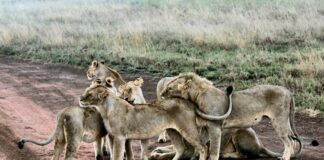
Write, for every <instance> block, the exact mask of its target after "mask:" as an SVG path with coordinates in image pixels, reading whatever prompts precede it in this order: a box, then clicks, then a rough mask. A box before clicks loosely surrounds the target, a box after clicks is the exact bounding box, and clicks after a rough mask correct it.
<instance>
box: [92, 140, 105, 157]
mask: <svg viewBox="0 0 324 160" xmlns="http://www.w3.org/2000/svg"><path fill="white" fill-rule="evenodd" d="M93 146H94V148H95V155H96V157H95V159H96V160H103V152H102V150H103V147H102V142H101V138H98V139H97V140H96V141H95V142H94V143H93Z"/></svg>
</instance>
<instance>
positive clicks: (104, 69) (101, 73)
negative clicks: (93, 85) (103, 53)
mask: <svg viewBox="0 0 324 160" xmlns="http://www.w3.org/2000/svg"><path fill="white" fill-rule="evenodd" d="M87 77H88V80H96V79H102V80H104V79H105V78H106V77H112V78H113V79H114V80H115V86H116V88H118V87H119V86H120V85H122V84H125V83H126V82H125V81H124V79H123V78H122V76H121V75H120V74H119V73H118V72H117V71H115V70H113V69H112V68H110V67H108V66H106V65H105V64H104V62H100V63H98V61H96V60H93V61H92V62H91V65H90V66H89V68H88V70H87Z"/></svg>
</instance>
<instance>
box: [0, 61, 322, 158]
mask: <svg viewBox="0 0 324 160" xmlns="http://www.w3.org/2000/svg"><path fill="white" fill-rule="evenodd" d="M112 67H113V66H112ZM0 75H1V77H0V159H1V160H7V159H8V160H16V159H17V160H18V159H24V160H26V159H33V160H35V159H50V157H51V156H52V154H53V144H50V145H48V146H44V147H40V146H35V145H32V144H27V145H26V146H25V148H24V149H23V150H20V149H18V148H17V146H16V142H17V141H18V140H19V138H20V137H28V138H33V139H40V140H43V139H46V138H48V136H49V135H50V133H51V132H52V131H53V129H54V125H55V117H56V114H57V113H58V112H59V111H60V110H61V109H62V108H64V107H68V106H72V105H77V104H78V103H77V100H78V97H79V95H80V94H81V93H82V92H83V90H84V89H85V88H86V87H87V86H88V85H89V82H88V81H87V79H86V76H85V70H84V69H78V68H73V67H69V66H62V65H50V64H41V63H32V62H30V61H23V60H17V59H13V58H11V57H6V56H2V55H0ZM122 75H123V77H124V79H125V80H133V79H135V78H136V77H139V76H142V77H143V78H144V81H145V82H144V83H145V85H144V86H143V92H144V96H145V97H146V99H148V100H150V99H154V98H155V88H156V83H157V81H158V80H159V77H154V76H150V75H140V74H131V75H130V74H122ZM296 126H297V131H298V132H299V134H300V135H301V136H302V137H304V139H305V140H311V139H316V140H318V141H319V143H320V146H317V147H313V146H310V145H305V147H304V150H303V153H302V156H301V158H300V159H307V160H308V159H309V160H323V159H324V127H323V126H324V118H310V117H307V116H305V115H301V114H297V115H296ZM255 129H256V130H257V133H258V134H259V135H260V137H261V140H262V142H263V143H264V144H265V145H266V146H267V147H269V148H271V149H272V150H275V151H282V148H283V147H282V144H281V142H280V141H279V139H278V138H277V135H275V133H274V132H273V129H272V127H271V124H270V123H269V122H267V121H263V122H262V124H261V125H259V126H257V127H256V128H255ZM153 143H154V140H151V144H152V145H154V146H155V145H157V144H153ZM134 148H135V151H136V157H138V156H139V145H138V143H135V144H134ZM151 148H153V147H151ZM76 158H77V159H94V152H93V147H92V144H86V143H82V145H81V147H80V148H79V151H78V154H77V156H76Z"/></svg>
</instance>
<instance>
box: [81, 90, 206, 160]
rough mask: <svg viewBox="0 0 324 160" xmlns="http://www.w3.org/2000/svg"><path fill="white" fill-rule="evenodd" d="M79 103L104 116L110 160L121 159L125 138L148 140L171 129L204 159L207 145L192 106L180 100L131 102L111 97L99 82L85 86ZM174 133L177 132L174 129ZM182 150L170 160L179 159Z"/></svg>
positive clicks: (171, 132) (171, 131)
mask: <svg viewBox="0 0 324 160" xmlns="http://www.w3.org/2000/svg"><path fill="white" fill-rule="evenodd" d="M80 104H82V105H83V106H89V105H95V106H96V107H97V109H98V110H99V112H100V114H101V115H102V117H103V119H104V123H105V126H106V128H107V129H108V131H109V134H111V135H112V136H113V137H114V143H113V145H114V146H113V156H112V157H113V160H121V159H122V157H123V153H124V147H125V144H124V143H125V140H126V139H148V138H152V137H154V136H156V135H157V134H159V133H161V132H162V131H163V130H165V129H168V131H169V130H170V134H171V135H173V134H175V133H173V132H174V130H176V131H178V132H179V133H180V134H181V136H183V137H184V138H185V139H186V140H187V141H188V142H190V144H192V145H193V146H195V148H196V150H197V151H199V153H200V159H206V152H207V151H206V147H205V146H204V144H203V143H202V142H201V141H200V138H199V132H198V128H197V126H196V114H195V111H194V108H190V107H189V106H193V104H191V105H190V102H188V101H185V100H182V99H168V100H164V101H161V102H157V103H155V104H143V105H135V106H133V105H130V104H129V103H128V102H126V101H125V100H123V99H121V98H119V97H116V96H114V95H113V94H112V93H111V92H110V91H109V90H107V89H106V88H105V87H104V86H102V85H97V86H93V87H89V88H87V89H86V90H85V91H84V93H83V94H82V97H81V98H80ZM176 133H177V132H176ZM182 152H183V151H177V153H178V154H176V156H175V157H174V158H173V159H179V158H180V156H181V154H182Z"/></svg>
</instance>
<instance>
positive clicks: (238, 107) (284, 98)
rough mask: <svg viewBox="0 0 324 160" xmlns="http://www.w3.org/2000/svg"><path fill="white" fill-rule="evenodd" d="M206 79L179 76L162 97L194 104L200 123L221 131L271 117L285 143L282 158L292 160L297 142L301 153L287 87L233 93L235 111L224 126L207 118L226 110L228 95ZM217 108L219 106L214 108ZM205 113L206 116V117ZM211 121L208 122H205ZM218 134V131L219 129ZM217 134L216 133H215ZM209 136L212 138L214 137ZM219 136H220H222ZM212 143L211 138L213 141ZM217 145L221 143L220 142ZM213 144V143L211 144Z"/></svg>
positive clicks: (248, 125)
mask: <svg viewBox="0 0 324 160" xmlns="http://www.w3.org/2000/svg"><path fill="white" fill-rule="evenodd" d="M209 84H210V82H208V80H207V79H205V78H201V77H200V76H198V75H196V74H194V73H185V74H180V75H179V76H178V77H177V78H176V79H174V80H173V81H171V82H169V84H168V85H167V87H166V89H165V90H164V91H162V95H163V96H166V97H182V98H184V99H188V100H191V101H193V102H195V103H196V104H197V105H198V107H199V110H201V114H202V115H200V116H202V117H203V119H200V120H199V123H200V124H201V125H206V126H212V125H214V126H215V125H217V127H216V128H218V126H219V125H222V128H235V127H239V128H243V127H246V128H248V127H251V126H254V125H256V124H258V123H259V122H260V121H261V119H262V117H264V116H266V117H269V118H270V120H271V122H272V125H273V127H274V129H275V131H276V132H277V134H278V135H279V137H280V138H281V140H282V142H283V143H284V147H285V149H284V152H283V156H282V159H284V160H289V159H290V157H291V156H292V154H293V153H294V144H295V143H294V142H295V141H294V139H295V140H297V142H298V143H299V146H300V147H299V150H298V151H297V153H296V154H294V156H295V155H298V154H300V151H301V148H302V145H301V143H300V141H299V139H298V135H297V133H296V131H295V129H294V124H293V118H294V107H295V106H294V100H293V97H292V96H291V93H290V92H289V91H288V90H287V89H286V88H284V87H281V86H273V85H258V86H255V87H253V88H250V89H247V90H243V91H236V92H235V93H234V94H233V110H232V112H231V114H230V116H228V117H227V118H226V119H225V120H224V123H223V124H220V123H219V122H218V121H210V119H209V118H208V116H214V115H219V112H220V111H224V107H225V106H226V105H227V102H226V101H224V99H226V96H225V94H224V93H222V92H221V91H220V90H219V89H217V88H215V87H213V86H211V85H209ZM215 106H217V107H215ZM204 113H206V114H205V115H203V114H204ZM204 119H209V120H207V121H206V120H204ZM216 133H217V134H216V135H217V136H218V135H219V130H216ZM213 134H215V133H213ZM213 134H210V133H209V136H215V135H213ZM219 137H220V136H219ZM211 140H212V139H211ZM217 142H218V141H217ZM211 144H213V143H211ZM214 150H215V151H213V149H211V150H210V152H211V154H214V153H216V154H215V155H214V156H211V158H212V159H218V156H217V154H219V152H218V149H217V148H215V149H214Z"/></svg>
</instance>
